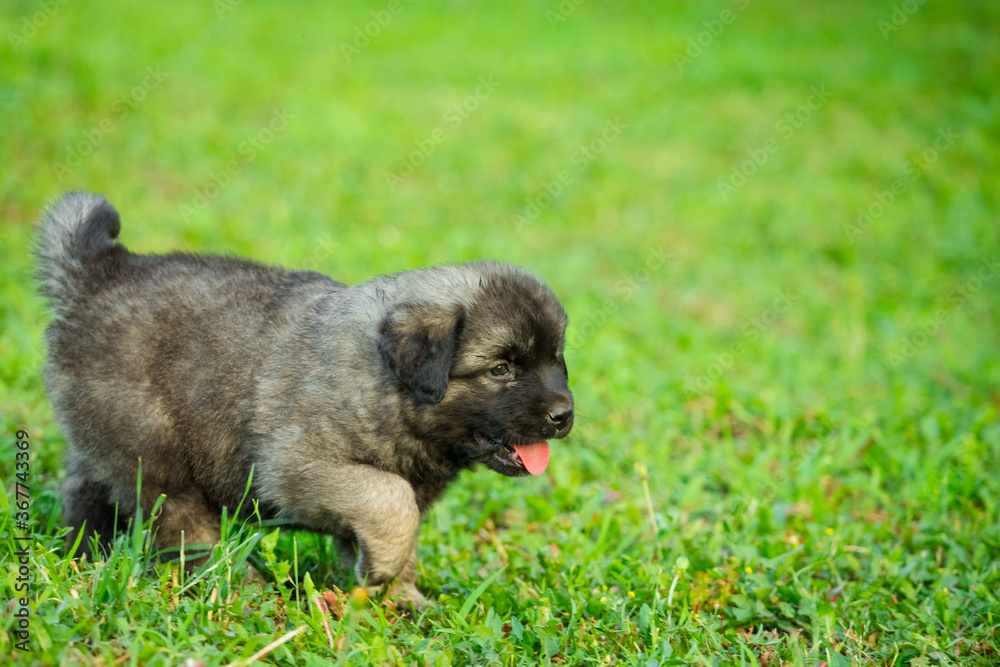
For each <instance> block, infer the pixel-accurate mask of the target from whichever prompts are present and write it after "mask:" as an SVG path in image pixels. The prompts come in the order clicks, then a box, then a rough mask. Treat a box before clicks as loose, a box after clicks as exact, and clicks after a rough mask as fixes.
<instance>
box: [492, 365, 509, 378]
mask: <svg viewBox="0 0 1000 667" xmlns="http://www.w3.org/2000/svg"><path fill="white" fill-rule="evenodd" d="M509 372H510V369H508V368H507V364H497V365H496V366H494V367H493V368H491V369H490V375H492V376H493V377H500V376H501V375H507V373H509Z"/></svg>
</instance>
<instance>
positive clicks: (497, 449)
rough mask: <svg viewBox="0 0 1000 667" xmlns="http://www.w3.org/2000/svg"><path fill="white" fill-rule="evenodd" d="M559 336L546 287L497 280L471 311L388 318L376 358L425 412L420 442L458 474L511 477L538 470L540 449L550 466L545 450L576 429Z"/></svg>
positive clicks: (401, 313)
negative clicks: (436, 447) (473, 470)
mask: <svg viewBox="0 0 1000 667" xmlns="http://www.w3.org/2000/svg"><path fill="white" fill-rule="evenodd" d="M565 329H566V314H565V312H564V311H563V309H562V307H561V306H560V305H559V302H558V301H557V300H556V298H555V296H554V295H552V293H551V292H550V291H549V290H548V289H547V288H545V287H544V286H542V285H540V284H538V283H537V282H535V281H534V280H533V279H530V280H529V279H527V278H526V277H523V276H519V275H518V276H503V277H502V279H501V278H493V279H492V280H489V281H486V282H484V283H483V284H482V286H481V288H480V291H479V294H478V296H477V298H476V299H475V300H474V303H471V304H468V305H460V306H451V307H442V306H434V305H423V306H417V307H411V308H405V307H404V308H402V309H399V310H397V311H396V314H395V315H394V314H390V316H389V317H387V318H386V322H384V323H383V327H382V338H381V341H380V350H381V352H382V355H383V358H385V360H386V362H387V365H388V366H389V368H390V369H391V370H392V371H393V372H394V373H395V374H396V376H397V378H398V379H399V380H400V382H401V384H402V385H403V388H404V391H408V392H409V393H410V394H411V396H412V397H413V399H414V400H415V401H416V402H418V403H421V404H422V407H421V408H419V410H418V414H419V416H420V419H419V424H417V425H416V426H417V430H419V431H420V434H421V435H422V436H423V437H425V438H428V439H432V440H435V441H437V442H439V443H440V444H441V445H443V449H444V450H445V451H447V452H448V456H450V457H451V458H452V459H453V460H454V462H455V463H457V464H459V465H469V464H472V463H476V462H479V463H485V464H486V465H487V466H489V467H490V468H492V469H493V470H496V471H497V472H500V473H503V474H504V475H511V476H517V475H524V474H527V473H528V472H529V469H531V470H532V471H533V472H535V471H540V470H538V466H539V463H538V461H537V460H534V461H533V460H530V459H531V458H532V457H533V456H538V453H537V452H538V449H539V447H543V448H544V451H545V459H546V460H547V453H548V448H547V445H542V444H541V441H544V440H549V439H554V438H562V437H565V436H566V435H567V434H568V433H569V432H570V429H572V427H573V396H572V394H571V393H570V390H569V386H568V377H567V371H566V363H565V361H564V359H563V341H564V336H565ZM536 443H538V444H536ZM532 451H534V452H535V454H534V455H532V454H531V452H532ZM519 452H520V453H519ZM522 455H524V456H525V457H528V458H529V460H528V461H527V462H526V461H525V460H524V459H523V458H522ZM526 463H527V465H526ZM540 465H541V469H544V463H541V464H540Z"/></svg>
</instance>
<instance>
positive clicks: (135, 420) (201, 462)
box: [36, 193, 573, 606]
mask: <svg viewBox="0 0 1000 667" xmlns="http://www.w3.org/2000/svg"><path fill="white" fill-rule="evenodd" d="M119 229H120V222H119V217H118V214H117V212H116V211H115V210H114V208H112V207H111V205H110V204H108V202H107V201H106V200H105V199H104V198H103V197H101V196H98V195H90V194H79V193H70V194H67V195H65V196H63V198H62V199H60V200H59V201H58V202H56V203H55V204H54V205H52V206H51V207H50V208H49V209H48V210H47V211H46V214H45V216H44V219H43V222H42V225H41V228H40V231H39V236H38V248H37V250H36V254H37V259H38V263H39V277H40V281H41V284H42V291H43V293H44V294H45V296H47V297H48V298H49V300H50V302H51V304H52V307H53V309H54V311H55V319H54V321H53V322H52V324H51V325H50V326H49V328H48V331H47V334H46V340H47V343H48V359H47V362H46V366H45V380H46V387H47V390H48V393H49V396H50V398H51V400H52V405H53V407H54V408H55V413H56V418H57V420H58V422H59V424H60V426H61V427H62V429H63V432H64V433H65V435H66V437H67V439H68V440H69V443H70V447H69V452H68V455H67V459H66V467H67V476H66V480H65V482H64V484H63V512H64V515H65V519H66V522H67V523H68V524H69V525H70V526H72V527H73V529H74V531H73V534H72V535H71V537H70V539H74V538H75V537H76V536H77V534H78V533H79V531H83V532H84V537H85V538H86V539H88V541H89V538H90V537H91V536H93V535H94V534H96V535H97V537H98V538H99V541H100V542H102V543H103V544H105V545H106V544H107V542H108V540H110V539H111V538H112V536H113V533H114V531H115V529H116V528H120V527H121V526H116V525H115V516H116V505H117V516H118V517H129V516H132V515H133V514H134V511H135V505H136V500H137V499H136V478H137V473H138V467H139V461H140V459H141V465H142V494H141V498H139V502H140V503H141V505H142V506H143V509H144V511H146V512H148V511H149V510H150V509H151V508H152V506H153V503H154V502H155V501H156V499H157V498H158V497H159V496H160V495H161V494H164V495H165V496H166V500H165V502H164V504H163V506H162V512H161V514H160V515H159V517H158V519H157V520H156V524H155V527H156V540H157V543H158V545H160V546H161V547H166V546H173V545H179V544H181V540H182V534H183V537H184V542H185V543H186V544H196V543H201V544H212V543H214V542H216V541H217V540H218V538H219V527H220V526H219V520H220V513H221V509H222V508H223V507H228V508H229V510H230V512H232V511H233V510H235V508H236V507H237V505H238V504H239V503H240V501H241V499H242V498H243V495H244V491H245V488H246V483H247V479H248V477H249V476H250V474H251V469H252V470H253V475H252V486H251V489H250V496H251V497H252V498H254V499H257V500H259V506H260V508H261V513H262V514H263V516H264V518H272V517H279V518H285V519H288V520H290V521H291V522H293V523H294V524H295V525H297V526H299V527H301V528H304V529H307V530H312V531H316V532H321V533H329V534H332V535H334V536H335V537H336V538H338V540H340V542H341V544H342V545H344V546H345V548H347V549H352V550H353V549H356V550H357V554H358V559H357V565H356V571H357V575H358V577H359V578H360V579H362V580H365V581H367V583H368V584H369V585H373V586H377V585H382V584H386V583H389V582H391V581H392V580H394V579H398V584H397V592H399V593H401V594H402V595H404V596H405V597H407V598H409V599H410V600H411V601H412V602H413V603H414V604H415V605H417V606H419V605H421V604H422V603H423V598H422V597H421V596H420V593H419V592H418V591H417V589H416V586H415V580H416V574H415V573H416V569H415V568H416V542H417V530H418V525H419V522H420V518H421V515H422V514H423V513H425V512H426V511H427V509H428V507H430V505H431V504H432V503H433V502H434V501H435V500H436V499H437V498H438V497H439V496H440V495H441V493H442V492H443V491H444V489H445V486H446V485H447V484H448V483H449V482H450V481H452V480H453V479H455V477H456V476H457V475H458V473H459V472H460V471H461V470H463V469H467V468H471V467H473V466H474V465H475V464H477V463H485V464H486V465H488V466H490V467H491V468H493V469H494V470H496V471H498V472H501V473H503V474H506V475H512V476H514V475H520V474H525V472H526V470H525V467H524V465H523V464H522V463H521V461H520V459H519V458H518V456H517V455H516V454H515V453H514V449H513V448H512V444H520V443H531V442H535V441H538V440H542V439H546V438H561V437H564V436H565V435H566V434H567V433H569V431H570V429H571V428H572V423H573V416H572V406H573V402H572V396H571V394H570V391H569V388H568V385H567V373H566V365H565V363H564V361H563V339H564V331H565V326H566V314H565V312H564V311H563V309H562V307H561V306H560V304H559V302H558V300H557V299H556V297H555V296H554V295H553V293H552V292H551V290H549V289H548V288H547V287H546V286H545V285H543V284H542V283H541V282H539V281H538V280H537V279H536V278H534V277H533V276H532V275H530V274H529V273H527V272H525V271H524V270H522V269H519V268H517V267H514V266H510V265H505V264H501V263H497V262H475V263H470V264H464V265H457V266H440V267H434V268H429V269H422V270H415V271H409V272H404V273H399V274H396V275H392V276H380V277H377V278H374V279H372V280H370V281H368V282H365V283H362V284H360V285H355V286H353V287H348V286H346V285H344V284H343V283H338V282H335V281H333V280H331V279H329V278H327V277H326V276H323V275H321V274H319V273H314V272H311V271H287V270H284V269H281V268H276V267H270V266H264V265H261V264H257V263H254V262H251V261H246V260H242V259H235V258H228V257H214V256H203V255H191V254H181V253H175V254H168V255H136V254H133V253H131V252H129V251H128V250H126V249H125V248H124V247H123V246H122V245H121V244H119V243H117V242H115V239H116V238H117V236H118V233H119ZM247 504H249V503H247Z"/></svg>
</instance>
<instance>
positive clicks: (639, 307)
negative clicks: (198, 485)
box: [0, 0, 1000, 667]
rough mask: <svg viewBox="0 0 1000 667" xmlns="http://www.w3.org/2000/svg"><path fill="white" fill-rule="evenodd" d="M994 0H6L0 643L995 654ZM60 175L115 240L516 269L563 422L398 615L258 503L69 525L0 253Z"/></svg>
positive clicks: (235, 652) (294, 259) (473, 510)
mask: <svg viewBox="0 0 1000 667" xmlns="http://www.w3.org/2000/svg"><path fill="white" fill-rule="evenodd" d="M998 30H1000V5H996V4H995V3H987V2H973V1H966V2H957V3H944V2H928V3H923V2H921V1H919V0H907V1H906V2H897V3H896V4H893V3H891V2H878V3H869V2H861V1H857V2H844V3H826V4H824V3H807V4H805V5H803V3H796V2H791V1H790V0H780V1H779V2H776V3H756V2H750V1H749V0H732V1H725V0H722V1H718V2H705V3H683V4H679V3H660V2H652V1H650V2H638V1H632V2H623V3H598V2H594V1H593V0H591V1H585V0H565V1H564V2H562V3H561V4H559V3H557V2H555V0H551V1H548V2H543V3H532V2H507V1H504V2H491V3H461V2H456V1H451V2H436V3H417V2H407V1H404V0H393V1H392V2H386V3H382V2H376V3H374V4H366V5H360V4H359V5H357V6H352V7H350V8H341V7H336V6H334V4H333V3H322V2H314V1H303V2H296V3H276V2H275V3H264V2H241V1H240V0H215V2H214V3H211V2H200V3H196V2H188V1H184V2H177V3H127V2H123V1H122V2H111V1H101V2H96V3H83V2H65V1H64V0H33V1H21V0H16V1H12V2H5V3H4V5H3V8H2V9H0V36H3V43H2V45H0V119H2V121H3V129H2V131H0V164H2V165H3V167H2V169H0V241H2V245H3V261H2V262H0V296H2V300H0V352H2V355H0V385H2V388H0V424H2V427H3V428H2V434H3V435H2V440H0V473H2V479H3V483H4V485H5V486H6V488H7V492H8V493H7V496H6V498H5V499H4V500H3V501H0V503H2V507H0V542H2V547H0V549H2V551H3V563H4V577H5V591H7V594H6V595H5V596H4V598H3V601H4V602H5V603H7V601H8V600H10V603H9V604H7V606H6V610H5V611H4V614H3V616H2V620H0V655H3V656H14V658H15V662H16V663H18V664H93V665H111V664H126V665H142V664H156V665H160V664H162V665H179V664H186V665H195V664H198V662H199V661H203V662H204V664H207V665H224V664H229V663H230V662H231V661H238V660H243V659H247V658H249V657H250V656H252V655H254V654H255V653H257V652H258V651H261V650H262V649H264V648H265V647H266V646H267V645H268V644H270V643H271V642H273V641H275V640H276V639H279V638H282V637H283V636H285V635H286V634H288V633H291V632H298V634H296V635H295V636H293V637H291V638H290V639H289V640H288V641H287V642H286V643H284V644H282V645H281V646H279V647H277V648H274V649H273V650H271V651H270V652H268V653H267V654H266V656H265V657H263V658H262V661H263V662H267V663H272V664H284V665H313V664H315V665H319V664H329V662H331V661H336V662H338V663H340V664H368V663H371V664H426V665H448V664H480V665H492V664H504V665H534V664H539V663H541V664H557V665H558V664H565V665H586V664H589V665H598V664H599V665H606V664H637V665H647V666H650V667H652V666H654V665H683V664H692V665H761V666H766V667H773V666H775V665H779V664H786V663H787V664H792V665H824V664H825V665H829V666H831V667H833V666H840V665H849V664H857V665H869V664H876V665H907V664H909V665H948V664H962V665H987V664H998V663H1000V631H998V628H1000V594H998V591H1000V419H998V410H1000V385H998V380H1000V351H998V342H1000V341H998V335H1000V300H998V298H997V295H998V287H1000V275H998V272H1000V264H998V253H1000V143H998V142H1000V88H998V82H997V72H998V71H1000V41H998V40H997V33H998ZM70 189H81V190H90V191H96V192H100V193H103V194H105V195H106V196H107V197H108V199H109V200H110V201H111V202H112V203H113V204H114V205H116V207H117V208H118V209H119V211H120V212H121V214H122V219H123V236H122V239H123V241H124V242H125V243H126V245H128V246H129V247H130V248H131V249H133V250H136V251H140V252H161V251H167V250H174V249H184V250H193V251H213V252H232V253H239V254H244V255H250V256H253V257H256V258H259V259H261V260H264V261H268V262H273V263H281V264H284V265H288V266H298V267H307V268H314V269H317V270H320V271H322V272H324V273H327V274H329V275H331V276H333V277H334V278H336V279H338V280H342V281H345V282H358V281H362V280H364V279H365V278H367V277H369V276H372V275H374V274H377V273H381V272H389V271H396V270H402V269H408V268H412V267H417V266H423V265H428V264H434V263H441V262H455V261H464V260H470V259H476V258H485V257H493V258H498V259H502V260H506V261H511V262H515V263H518V264H522V265H524V266H526V267H529V268H530V269H532V270H534V271H535V272H537V273H538V274H539V275H541V276H542V277H543V278H544V279H545V280H546V281H548V282H549V283H550V284H551V285H552V286H553V288H554V289H555V291H556V293H557V294H558V295H559V296H560V297H561V299H562V300H563V302H564V304H565V306H566V308H567V310H568V312H569V313H570V321H571V324H570V332H569V348H570V349H569V351H568V354H567V358H568V363H569V367H570V379H571V385H572V388H573V390H574V392H575V396H576V400H577V410H578V414H579V419H578V422H577V426H576V428H575V430H574V432H573V434H572V435H571V437H570V438H569V439H568V440H566V441H563V442H559V443H557V444H554V445H553V455H552V462H551V465H550V467H549V472H548V473H546V474H545V475H544V476H543V477H541V478H532V479H516V480H512V479H508V478H502V477H500V476H498V475H496V474H495V473H493V472H491V471H488V470H480V471H477V472H475V473H466V474H464V475H463V476H462V477H461V478H460V480H459V482H458V483H456V484H455V485H454V486H453V487H452V488H451V489H450V490H449V491H448V493H447V494H446V495H445V498H444V500H443V501H442V502H441V503H440V504H439V505H438V506H436V507H435V508H434V509H433V511H432V512H431V513H430V515H429V516H428V517H427V520H426V522H425V524H424V526H423V529H422V541H421V546H420V557H421V559H422V562H421V566H420V571H419V577H420V582H421V586H422V588H423V590H424V591H425V592H426V594H427V596H428V598H429V599H431V600H433V604H432V605H431V607H430V609H429V610H428V611H427V612H426V613H425V614H423V615H421V616H420V617H418V618H417V619H409V618H406V617H404V616H403V615H401V614H400V613H398V612H397V611H396V610H395V609H394V608H393V606H392V604H391V602H382V601H380V600H377V599H376V600H371V601H365V600H362V599H351V598H350V591H351V589H352V586H353V581H352V579H351V574H350V573H349V568H348V567H347V566H346V564H345V563H339V564H338V563H337V562H336V558H335V557H334V556H333V555H332V554H331V553H330V551H331V546H330V543H329V541H328V540H327V539H324V538H320V537H316V536H313V535H310V534H305V533H291V532H285V533H281V534H280V535H278V534H277V533H272V532H271V530H272V529H271V528H270V527H268V528H266V529H265V530H264V531H262V532H260V531H256V530H254V529H252V528H251V527H240V526H235V525H234V526H231V527H230V528H231V533H230V534H229V536H228V537H227V540H226V542H225V544H224V547H223V548H220V549H219V550H218V551H217V553H216V554H215V556H214V558H213V561H212V564H211V566H210V568H207V569H205V570H203V571H201V572H199V573H198V574H196V575H194V576H185V575H184V573H183V572H182V571H179V567H178V565H177V563H175V562H169V561H168V562H157V558H156V555H155V554H153V553H151V552H150V549H149V546H148V543H147V542H148V540H147V539H146V536H145V535H144V534H143V533H142V532H138V531H137V532H135V533H134V534H132V535H129V536H125V537H124V538H123V539H122V541H121V542H120V543H119V545H118V550H117V551H116V553H115V554H114V555H113V556H112V557H111V558H110V559H109V560H108V562H104V563H98V564H94V563H91V562H88V561H86V560H81V559H73V560H70V559H68V558H67V555H66V550H65V547H64V544H63V538H62V536H63V534H64V532H65V531H64V530H63V529H62V528H61V527H60V525H61V508H60V501H59V497H58V486H59V481H60V479H61V470H60V464H61V458H62V453H63V451H64V447H65V444H66V443H65V438H64V437H63V435H62V434H61V433H60V432H59V429H58V427H57V426H56V424H55V421H54V417H53V414H52V409H51V406H50V405H49V403H48V400H47V399H46V397H45V394H44V390H43V385H42V380H41V377H40V375H39V364H40V362H41V359H42V353H43V350H42V347H41V339H42V331H43V329H44V327H45V325H46V322H47V321H48V319H49V314H48V312H47V309H46V306H45V304H44V303H43V301H42V300H41V299H40V298H39V297H38V295H37V294H36V291H35V287H34V285H33V283H32V279H31V271H32V263H31V257H30V254H29V251H30V247H31V242H32V241H31V239H32V229H33V226H34V224H35V221H36V220H37V218H38V215H39V213H40V211H41V209H42V208H43V207H44V205H45V204H46V203H47V202H48V201H50V200H51V199H52V198H53V197H55V196H56V195H58V194H59V193H60V192H62V191H64V190H70ZM19 429H23V430H24V431H26V432H27V433H28V435H29V436H30V437H29V438H28V441H29V442H30V445H29V446H28V448H29V451H30V470H29V473H28V475H27V476H26V477H25V479H27V481H28V485H29V488H30V491H29V494H30V503H29V506H28V509H27V510H24V511H27V512H28V515H29V517H30V519H29V523H30V532H26V531H24V530H22V529H20V528H19V527H18V526H17V525H16V523H15V521H16V518H15V517H16V514H15V513H16V512H17V511H19V510H18V508H17V507H16V505H15V504H16V501H17V498H16V497H15V490H16V488H15V487H16V482H17V481H18V480H17V478H16V474H17V473H18V472H23V469H22V470H19V469H17V467H16V461H17V459H16V454H17V453H18V451H19V450H18V449H17V444H16V443H17V442H18V441H17V440H16V438H15V432H16V431H18V430H19ZM22 500H23V499H22ZM25 535H29V536H30V539H29V540H27V541H25V540H19V539H18V538H19V537H24V536H25ZM25 546H26V548H27V555H26V556H24V560H25V561H26V562H27V565H26V566H25V567H26V572H27V573H28V574H27V576H26V579H27V580H28V583H29V584H30V588H29V590H28V591H27V592H26V593H25V592H16V591H18V586H19V585H20V584H21V583H22V582H20V581H19V579H22V575H21V574H20V570H19V568H20V565H19V563H18V556H17V553H18V550H21V549H24V548H25ZM251 551H252V552H253V553H254V554H255V556H254V557H255V558H258V559H260V560H261V561H263V562H265V563H267V569H268V570H270V571H271V572H272V573H273V574H274V576H275V577H276V579H277V582H278V583H277V585H274V584H269V585H267V586H266V587H262V586H260V585H257V584H254V583H250V582H247V581H246V568H245V567H244V566H243V562H244V561H245V559H246V557H247V554H248V553H250V552H251ZM324 591H327V592H328V593H327V597H328V598H329V600H330V602H331V603H332V604H331V605H328V606H329V607H330V608H329V609H328V610H325V609H324V608H322V606H321V605H316V604H309V603H308V602H307V601H308V600H309V599H314V598H315V597H316V596H318V595H319V594H320V593H322V592H324ZM23 596H27V597H28V598H29V600H28V602H29V604H28V605H27V607H22V606H21V605H20V604H19V600H18V598H20V597H23ZM22 609H27V610H28V611H27V612H21V610H22ZM18 613H27V614H28V615H29V621H28V623H27V624H28V629H29V631H30V640H29V641H28V644H27V646H26V648H27V651H25V650H23V648H25V646H23V645H22V649H21V650H19V649H17V648H15V645H16V644H17V643H18V642H20V641H22V638H21V637H20V636H18V635H17V634H15V633H16V632H17V631H18V630H19V629H20V627H19V622H20V619H19V618H18V616H17V614H18ZM327 630H329V636H328V634H327ZM331 645H332V647H331ZM4 660H6V658H0V662H3V661H4ZM189 660H190V662H185V661H189Z"/></svg>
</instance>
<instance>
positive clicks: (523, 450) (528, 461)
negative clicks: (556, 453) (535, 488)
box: [514, 440, 549, 475]
mask: <svg viewBox="0 0 1000 667" xmlns="http://www.w3.org/2000/svg"><path fill="white" fill-rule="evenodd" d="M514 450H515V451H516V452H517V455H518V456H520V457H521V463H523V464H524V467H525V468H527V469H528V472H530V473H531V474H532V475H541V474H542V473H543V472H545V468H546V467H547V466H548V465H549V443H547V442H545V441H544V440H542V441H541V442H533V443H531V444H530V445H514Z"/></svg>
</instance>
